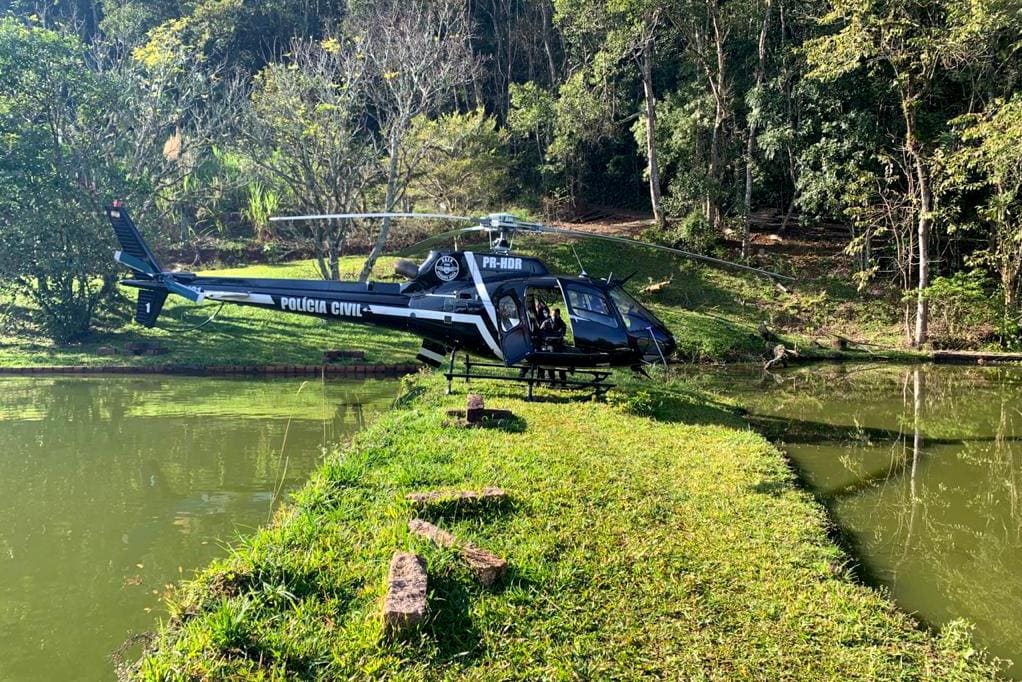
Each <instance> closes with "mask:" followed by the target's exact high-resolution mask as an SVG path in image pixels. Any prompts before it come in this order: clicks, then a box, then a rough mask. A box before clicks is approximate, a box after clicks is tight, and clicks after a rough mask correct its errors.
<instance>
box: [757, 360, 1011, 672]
mask: <svg viewBox="0 0 1022 682" xmlns="http://www.w3.org/2000/svg"><path fill="white" fill-rule="evenodd" d="M781 378H782V381H781V382H780V383H779V382H777V381H776V380H774V379H769V380H767V381H764V382H759V381H756V382H753V385H755V386H756V390H755V391H754V392H753V393H750V395H749V398H750V401H751V402H753V403H754V412H755V413H756V414H757V415H766V416H767V417H770V418H773V419H774V420H776V421H775V425H776V424H780V423H783V422H785V421H786V422H787V425H786V426H784V433H780V434H778V435H779V436H780V437H781V438H782V439H785V435H786V434H790V435H792V436H793V438H792V441H789V451H790V452H791V453H792V456H793V458H794V459H795V460H796V462H797V464H798V466H800V467H802V468H803V469H805V472H806V474H807V475H806V478H807V479H809V480H810V481H813V482H814V484H817V483H819V484H821V485H822V488H820V489H819V490H821V491H822V493H823V495H824V497H825V498H826V499H827V500H828V501H829V503H830V505H831V508H832V510H833V512H834V514H835V515H836V517H837V519H838V521H839V523H840V524H841V525H842V526H843V527H844V528H845V529H846V530H847V531H848V532H849V533H850V534H851V535H852V536H853V537H854V539H855V544H856V545H857V549H858V550H859V551H860V553H861V559H862V561H863V562H864V564H865V565H866V566H867V568H868V569H869V572H870V573H871V574H872V575H874V576H875V577H877V578H878V579H880V580H882V581H883V582H884V583H885V584H887V585H888V586H890V587H891V589H892V591H893V592H894V594H895V596H896V597H897V598H899V599H901V600H902V603H903V604H904V605H905V606H906V608H908V609H909V610H912V611H918V612H919V613H920V615H921V616H922V617H923V618H924V619H926V620H930V621H933V622H942V621H944V620H947V619H950V618H953V617H965V618H966V619H968V620H970V621H972V622H974V623H976V624H977V630H978V633H979V634H980V636H981V638H982V640H983V641H985V642H986V643H987V644H988V645H989V646H991V647H992V648H993V649H994V651H995V652H998V653H1000V654H1001V655H1006V656H1013V657H1015V658H1022V530H1020V519H1019V489H1020V483H1022V481H1020V466H1019V456H1020V451H1019V447H1020V446H1019V444H1018V442H1017V441H1018V439H1019V436H1020V435H1022V429H1020V428H1019V427H1020V426H1022V411H1020V408H1022V371H1020V370H1018V369H1014V368H961V367H930V366H920V367H915V368H908V369H906V368H885V367H875V366H871V367H854V366H852V367H838V368H807V369H801V370H799V371H797V372H793V373H789V374H785V375H783V376H782V377H781ZM814 434H816V435H818V436H819V438H815V437H813V435H814ZM827 438H829V439H830V441H829V443H828V442H827V440H826V439H827ZM785 440H786V439H785Z"/></svg>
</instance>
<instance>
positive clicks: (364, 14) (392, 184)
mask: <svg viewBox="0 0 1022 682" xmlns="http://www.w3.org/2000/svg"><path fill="white" fill-rule="evenodd" d="M349 31H350V33H351V35H353V36H355V39H356V40H358V41H359V48H360V50H361V52H362V54H364V56H365V61H366V65H367V68H368V70H369V71H368V76H369V77H368V79H367V81H366V87H367V90H366V92H367V93H368V98H369V101H370V102H371V106H372V114H373V118H374V119H375V123H376V126H377V127H378V130H379V137H380V140H381V142H382V145H381V146H382V148H383V151H384V153H385V158H386V162H385V163H386V170H385V172H384V175H385V177H386V190H385V196H384V202H383V204H384V205H383V210H384V211H385V212H390V211H393V210H394V207H395V206H396V205H397V202H398V201H399V200H400V199H401V196H402V195H403V194H404V192H405V190H406V189H407V186H408V182H409V180H410V178H411V176H412V174H414V172H415V169H416V168H417V167H418V164H419V161H420V160H421V156H418V155H416V154H415V153H411V154H408V153H407V151H408V146H407V143H408V133H409V131H410V129H411V126H412V121H414V120H415V118H416V117H418V116H421V115H428V114H435V113H437V112H438V111H439V110H440V109H441V108H442V107H444V106H445V105H446V104H447V103H448V102H449V100H450V98H451V96H452V95H453V93H454V91H455V89H456V88H458V87H459V86H461V85H463V84H465V83H468V82H470V81H471V79H472V75H473V73H474V71H475V69H476V62H475V59H474V58H473V56H472V54H471V50H470V49H469V43H468V27H467V25H466V18H465V16H464V13H463V11H462V10H461V9H460V8H458V7H457V6H456V5H455V4H454V3H453V2H439V3H434V2H426V1H425V0H412V1H411V2H409V1H408V0H385V1H384V2H374V3H371V4H370V5H368V6H366V7H364V8H362V10H361V11H360V12H358V13H356V14H355V15H354V16H353V17H352V20H351V23H350V24H349ZM402 155H404V163H401V160H402ZM389 233H390V218H384V219H383V221H382V224H381V227H380V230H379V232H378V233H377V236H376V241H375V243H374V244H373V248H372V251H370V252H369V256H368V257H367V258H366V262H365V265H364V266H363V267H362V271H361V273H360V274H359V281H362V282H364V281H366V280H367V279H369V275H370V273H371V272H372V269H373V265H374V264H375V263H376V259H377V258H379V256H380V254H381V253H383V248H384V246H386V243H387V236H388V235H389Z"/></svg>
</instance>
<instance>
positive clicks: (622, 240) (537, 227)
mask: <svg viewBox="0 0 1022 682" xmlns="http://www.w3.org/2000/svg"><path fill="white" fill-rule="evenodd" d="M519 229H520V231H521V232H523V233H525V234H528V233H530V232H531V233H536V232H538V233H546V234H559V235H564V236H565V237H579V238H581V239H603V240H606V241H611V242H618V243H619V244H629V245H631V246H645V247H649V248H651V249H658V250H660V251H667V252H668V253H675V254H678V255H679V256H684V257H685V258H691V259H693V260H698V261H703V262H705V263H712V264H714V265H720V266H723V267H727V268H734V269H736V270H744V271H746V272H751V273H754V274H757V275H760V276H762V277H768V278H770V279H783V280H786V281H789V282H794V281H795V278H794V277H789V276H787V275H782V274H780V273H777V272H771V271H770V270H763V269H762V268H754V267H752V266H750V265H742V264H741V263H734V262H732V261H729V260H723V259H721V258H714V257H713V256H704V255H703V254H701V253H693V252H691V251H684V250H682V249H676V248H674V247H673V246H664V245H663V244H653V243H650V242H642V241H639V240H638V239H629V238H628V237H615V236H612V235H607V234H596V233H593V232H581V231H578V230H565V229H564V228H560V227H551V226H549V225H543V224H541V223H521V225H520V227H519Z"/></svg>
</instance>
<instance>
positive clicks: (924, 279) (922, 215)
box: [912, 150, 933, 348]
mask: <svg viewBox="0 0 1022 682" xmlns="http://www.w3.org/2000/svg"><path fill="white" fill-rule="evenodd" d="M912 156H913V159H914V161H915V166H916V177H917V179H918V181H919V282H918V289H917V297H916V333H915V339H914V345H915V346H916V347H917V348H918V347H920V346H922V345H923V344H924V343H926V342H927V341H928V340H929V321H930V320H929V318H930V306H929V302H928V301H927V300H926V288H927V287H928V286H930V224H931V222H932V218H931V215H930V214H931V212H932V211H933V193H932V191H931V189H930V177H929V173H928V172H927V169H926V166H925V163H924V161H923V158H922V155H921V154H920V153H919V152H918V150H917V151H916V152H915V153H913V155H912Z"/></svg>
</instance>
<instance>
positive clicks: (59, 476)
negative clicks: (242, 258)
mask: <svg viewBox="0 0 1022 682" xmlns="http://www.w3.org/2000/svg"><path fill="white" fill-rule="evenodd" d="M396 393H397V384H396V382H393V381H391V382H382V381H381V382H358V383H349V382H328V383H323V382H320V381H309V382H302V381H297V380H296V381H291V380H278V381H256V380H212V379H192V378H157V377H137V378H134V377H133V378H126V377H94V378H24V379H22V378H0V680H106V679H113V678H114V673H113V664H112V663H111V660H110V654H111V652H113V651H114V649H116V648H117V647H118V646H119V645H120V644H121V643H122V642H124V641H125V638H126V637H127V636H128V635H129V634H130V633H132V632H141V631H145V630H151V629H152V628H153V626H154V623H155V621H156V618H157V617H158V616H159V615H160V614H161V608H160V600H159V597H158V596H157V594H156V593H159V592H161V591H162V590H163V589H164V586H165V585H166V584H167V583H169V582H172V581H175V580H177V579H178V578H179V577H181V576H188V575H190V574H191V573H192V572H193V571H194V570H195V569H197V568H201V567H202V566H204V565H205V564H206V563H208V562H209V561H210V560H211V559H213V558H215V557H218V556H223V555H224V554H225V548H224V544H223V543H224V542H225V541H229V540H231V539H232V538H234V537H236V536H237V535H238V534H239V533H243V532H246V531H250V530H251V529H253V528H255V527H256V526H258V525H260V524H262V523H265V522H266V520H267V517H268V515H269V514H270V511H271V507H272V506H273V503H274V493H275V491H276V490H278V489H279V490H280V491H281V494H283V495H284V496H286V494H287V492H289V491H291V490H294V489H295V488H297V487H299V486H300V485H301V484H302V483H303V482H304V481H305V480H306V479H307V477H308V475H309V473H310V472H311V470H312V469H313V468H314V467H315V466H316V464H317V463H318V462H319V461H320V460H321V458H322V453H323V448H324V447H325V446H327V445H329V444H331V443H334V442H337V441H338V440H342V439H345V438H346V437H348V436H350V435H351V434H352V433H353V432H355V431H357V430H358V429H359V428H361V427H362V425H363V424H364V423H365V421H366V420H367V419H368V418H370V417H371V415H372V414H373V413H374V412H378V411H380V410H383V409H386V408H387V407H388V406H389V405H390V404H391V402H392V400H393V398H394V396H395V395H396ZM285 436H286V438H285ZM282 453H283V456H282Z"/></svg>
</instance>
